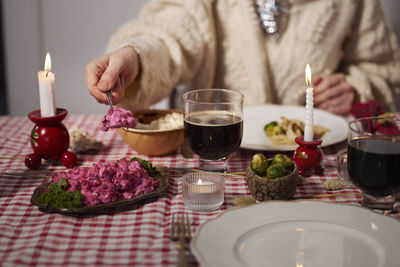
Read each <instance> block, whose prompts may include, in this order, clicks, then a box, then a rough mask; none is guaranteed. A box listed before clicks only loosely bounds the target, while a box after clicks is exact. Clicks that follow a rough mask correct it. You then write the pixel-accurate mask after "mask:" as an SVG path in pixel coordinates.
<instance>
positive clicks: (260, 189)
mask: <svg viewBox="0 0 400 267" xmlns="http://www.w3.org/2000/svg"><path fill="white" fill-rule="evenodd" d="M246 179H247V185H248V187H249V190H250V193H251V195H252V196H253V198H254V199H255V200H258V201H265V200H287V199H290V198H292V197H293V196H294V194H295V193H296V186H297V184H300V183H301V181H302V177H301V176H300V175H299V174H298V172H297V166H296V164H294V169H293V171H292V172H291V173H290V174H288V175H286V176H282V177H279V178H275V179H267V178H263V177H260V176H258V175H257V174H256V173H255V172H254V171H253V170H252V169H251V167H250V164H249V166H248V167H247V170H246Z"/></svg>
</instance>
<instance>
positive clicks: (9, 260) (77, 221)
mask: <svg viewBox="0 0 400 267" xmlns="http://www.w3.org/2000/svg"><path fill="white" fill-rule="evenodd" d="M101 120H102V115H68V116H67V118H66V119H65V120H64V121H63V123H64V124H65V125H66V126H67V128H71V127H72V126H77V127H79V128H81V129H83V130H85V131H88V132H89V133H90V134H91V135H92V136H94V137H95V138H96V139H98V140H99V141H102V142H103V143H104V144H105V145H106V146H107V149H106V150H105V151H102V152H101V153H97V154H96V153H88V154H79V155H78V157H79V163H84V162H93V161H98V160H116V159H120V158H122V157H131V156H136V155H137V154H136V152H135V151H133V150H132V149H131V148H130V147H129V146H128V145H127V144H125V143H124V142H123V141H122V139H121V138H120V136H119V134H118V133H117V131H110V132H107V133H103V132H101V131H99V127H100V124H101ZM32 127H33V123H32V122H31V121H30V120H29V119H28V118H27V117H26V116H2V117H0V263H1V264H2V265H3V266H15V265H18V266H19V265H22V266H24V265H29V266H35V265H38V266H68V265H70V266H76V265H79V266H111V265H112V266H128V265H129V266H174V265H175V264H176V262H177V256H178V252H177V251H176V248H175V243H174V242H172V241H170V239H169V233H170V231H169V229H170V223H171V214H174V213H183V212H185V213H187V214H189V218H190V221H191V225H192V233H193V234H194V233H195V232H196V229H197V228H198V226H199V225H200V224H202V223H204V222H206V221H207V220H208V219H210V218H214V217H215V216H217V215H218V214H220V213H221V212H224V211H225V210H227V209H230V208H232V207H234V205H233V199H234V198H236V197H243V196H250V193H249V190H248V188H247V184H246V180H245V177H244V175H239V176H236V177H232V176H226V177H225V202H224V204H223V206H222V207H221V209H219V210H217V211H213V212H194V211H191V210H189V209H187V208H186V207H185V206H184V204H183V202H182V192H181V189H180V188H181V187H180V186H181V182H180V177H181V176H180V175H174V171H171V174H172V175H171V176H170V182H169V183H170V187H169V190H168V194H167V196H166V197H163V198H160V199H158V200H156V201H154V202H151V203H147V204H144V205H139V206H138V207H137V208H135V209H130V210H129V209H128V210H122V211H117V212H115V213H112V214H103V215H95V216H89V215H88V216H65V215H61V214H48V213H43V212H41V211H39V210H38V208H37V207H35V206H33V205H32V204H31V203H30V199H31V195H32V192H33V190H34V189H35V188H36V187H37V186H39V185H40V184H42V183H43V182H46V181H49V179H50V176H49V174H48V173H47V174H43V171H56V170H65V167H63V166H62V165H60V164H58V165H57V164H56V163H48V162H47V163H45V164H44V165H42V167H41V169H40V170H38V171H30V170H28V169H27V168H26V167H25V166H24V156H25V155H27V154H29V153H32V148H31V146H30V132H31V130H32ZM338 148H339V147H337V146H336V147H330V148H327V149H325V150H324V153H325V154H324V165H325V174H324V175H323V176H317V175H312V176H311V177H308V178H306V180H305V182H304V184H302V185H300V186H298V188H297V192H296V195H295V197H294V198H296V199H302V198H307V199H309V198H312V196H313V195H317V194H325V193H326V194H335V193H349V194H347V195H344V196H334V195H333V196H331V197H326V198H319V200H323V201H330V202H345V203H355V204H357V203H358V204H359V203H360V200H361V195H360V194H359V190H358V189H356V188H347V189H344V190H341V191H335V192H328V191H326V190H325V189H324V188H323V186H322V183H323V182H324V181H326V180H328V179H335V178H336V155H335V152H336V151H337V150H338ZM254 153H256V151H244V150H240V151H238V152H236V153H235V154H234V155H232V156H231V157H230V158H229V168H230V171H231V172H243V171H244V170H245V169H246V166H247V164H248V162H249V161H250V159H251V156H252V155H253V154H254ZM139 157H141V158H143V159H147V160H150V161H151V162H152V163H153V164H155V165H163V166H167V167H170V168H197V164H198V159H197V157H194V158H190V159H188V158H184V157H183V156H182V155H180V154H179V153H176V154H173V155H169V156H165V157H146V156H141V155H139ZM175 174H176V173H175ZM391 216H394V217H396V218H398V219H400V215H399V212H398V211H396V212H395V213H394V214H392V215H391ZM191 263H193V265H198V263H197V261H196V259H195V258H194V257H192V258H191Z"/></svg>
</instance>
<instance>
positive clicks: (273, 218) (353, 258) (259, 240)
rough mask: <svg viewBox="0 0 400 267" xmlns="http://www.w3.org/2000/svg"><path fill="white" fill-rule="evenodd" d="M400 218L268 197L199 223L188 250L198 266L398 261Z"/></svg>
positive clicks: (346, 264) (353, 207) (390, 263)
mask: <svg viewBox="0 0 400 267" xmlns="http://www.w3.org/2000/svg"><path fill="white" fill-rule="evenodd" d="M399 236H400V223H399V221H398V220H397V219H395V218H392V217H390V216H384V215H381V214H378V213H375V212H373V211H371V210H368V209H366V208H363V207H361V206H356V205H343V204H335V203H328V202H322V201H320V202H319V201H291V202H288V201H269V202H262V203H259V204H255V205H252V206H248V207H242V208H233V209H230V210H227V211H226V212H223V213H221V214H220V215H219V216H217V217H216V218H214V219H211V220H209V221H207V222H206V223H204V224H202V225H201V226H200V227H199V228H198V229H197V232H196V235H195V237H194V238H193V239H192V242H191V244H190V245H191V250H192V252H193V253H194V255H195V256H196V258H197V260H198V261H199V262H200V263H201V265H202V266H221V267H223V266H229V267H235V266H249V267H251V266H265V267H268V266H273V267H275V266H307V267H313V266H318V267H319V266H325V267H336V266H344V267H350V266H363V267H368V266H373V267H376V266H380V267H384V266H398V264H399V262H400V254H399V252H398V250H399V246H400V241H399V239H398V237H399Z"/></svg>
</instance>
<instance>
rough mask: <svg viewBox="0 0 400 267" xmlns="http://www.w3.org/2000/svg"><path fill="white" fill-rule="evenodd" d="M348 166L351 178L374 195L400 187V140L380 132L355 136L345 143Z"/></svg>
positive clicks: (394, 190)
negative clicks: (360, 136)
mask: <svg viewBox="0 0 400 267" xmlns="http://www.w3.org/2000/svg"><path fill="white" fill-rule="evenodd" d="M347 157H348V159H347V170H348V173H349V176H350V179H351V180H352V182H353V183H354V184H355V185H356V186H357V187H359V188H360V189H361V190H362V191H363V192H365V193H367V194H369V195H373V196H387V195H390V194H393V193H395V192H396V191H399V189H400V142H399V141H397V142H395V141H392V139H390V138H384V137H379V136H374V137H367V138H366V137H362V138H356V139H353V140H351V141H350V145H349V147H348V156H347Z"/></svg>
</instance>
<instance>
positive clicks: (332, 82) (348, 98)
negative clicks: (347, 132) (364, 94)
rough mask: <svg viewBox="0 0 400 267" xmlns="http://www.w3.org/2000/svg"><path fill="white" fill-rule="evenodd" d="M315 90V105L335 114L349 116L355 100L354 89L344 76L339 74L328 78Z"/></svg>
mask: <svg viewBox="0 0 400 267" xmlns="http://www.w3.org/2000/svg"><path fill="white" fill-rule="evenodd" d="M314 89H315V91H314V104H315V106H316V107H318V108H321V109H325V110H328V111H330V112H333V113H335V114H340V115H346V114H348V112H349V111H350V108H351V105H352V104H353V100H354V89H353V87H352V86H351V85H350V84H349V83H347V81H346V78H345V75H344V74H342V73H337V74H333V75H331V76H328V77H327V78H325V79H323V80H322V81H321V82H320V83H319V84H318V85H317V86H316V87H315V88H314Z"/></svg>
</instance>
